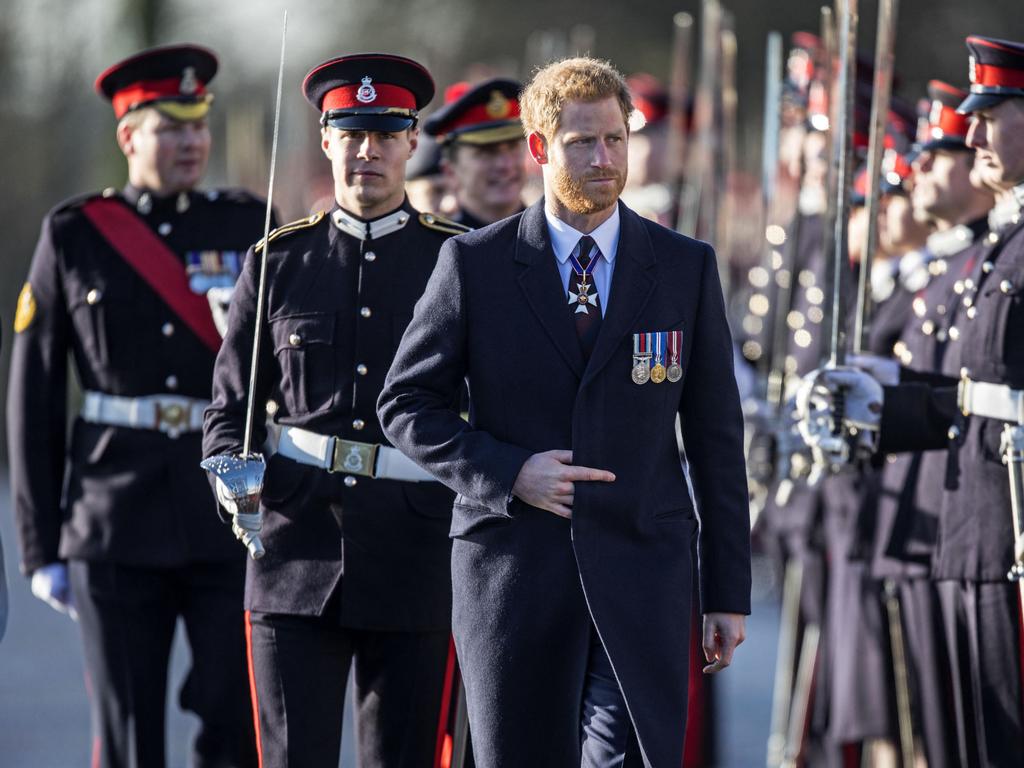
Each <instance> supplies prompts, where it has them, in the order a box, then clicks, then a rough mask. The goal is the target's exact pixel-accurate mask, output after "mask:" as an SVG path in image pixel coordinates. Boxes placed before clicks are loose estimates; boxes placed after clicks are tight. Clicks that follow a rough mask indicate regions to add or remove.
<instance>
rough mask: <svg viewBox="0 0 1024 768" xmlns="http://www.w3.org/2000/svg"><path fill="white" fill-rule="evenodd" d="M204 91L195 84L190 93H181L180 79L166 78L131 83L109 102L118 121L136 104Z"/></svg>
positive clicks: (198, 84)
mask: <svg viewBox="0 0 1024 768" xmlns="http://www.w3.org/2000/svg"><path fill="white" fill-rule="evenodd" d="M205 91H206V87H205V85H204V84H203V83H200V82H197V83H196V88H195V90H194V91H192V93H182V92H181V78H180V77H167V78H164V79H163V80H142V81H140V82H137V83H132V84H131V85H130V86H128V87H127V88H122V89H121V90H120V91H118V92H117V93H115V94H114V97H113V98H112V99H111V102H112V103H113V106H114V115H115V116H116V117H117V119H118V120H120V119H121V118H122V117H124V116H125V114H126V113H127V112H128V111H129V110H130V109H131V108H132V107H134V106H135V105H136V104H144V103H146V102H150V101H159V100H160V99H170V98H177V97H179V96H202V95H203V93H205Z"/></svg>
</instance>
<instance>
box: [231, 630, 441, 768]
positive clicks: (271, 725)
mask: <svg viewBox="0 0 1024 768" xmlns="http://www.w3.org/2000/svg"><path fill="white" fill-rule="evenodd" d="M247 632H248V638H249V650H250V674H251V680H252V683H253V689H254V691H255V694H256V700H257V709H258V712H259V723H258V727H257V743H258V746H259V750H260V758H261V760H260V764H261V766H265V767H266V768H284V766H296V767H299V766H301V768H316V767H317V766H324V768H337V765H338V758H339V751H340V749H341V729H342V715H343V711H344V704H345V702H344V699H345V686H346V683H347V681H348V673H349V669H350V668H354V670H355V724H356V741H357V745H358V747H357V751H358V754H359V766H360V768H430V766H433V765H434V758H435V751H436V749H437V746H438V728H439V720H440V713H441V698H442V694H443V689H444V682H445V667H446V662H447V659H448V650H449V633H448V632H379V631H369V630H358V629H350V628H345V627H340V626H338V625H337V620H336V619H334V618H328V617H310V616H288V615H283V614H270V613H258V612H252V613H251V614H250V615H249V626H248V627H247Z"/></svg>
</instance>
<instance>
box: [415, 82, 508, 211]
mask: <svg viewBox="0 0 1024 768" xmlns="http://www.w3.org/2000/svg"><path fill="white" fill-rule="evenodd" d="M521 89H522V84H521V83H519V82H518V81H516V80H509V79H506V78H492V79H490V80H484V81H483V82H480V83H476V84H473V85H471V84H469V83H455V84H454V85H451V86H449V87H448V88H447V89H446V90H445V103H444V105H443V106H442V107H441V108H440V109H438V110H437V112H435V113H434V114H433V115H431V116H430V117H429V118H428V119H427V120H426V121H425V122H424V124H423V129H424V131H425V132H426V133H427V134H429V135H430V136H433V137H435V138H436V140H437V142H438V143H439V144H440V145H441V148H442V149H441V170H442V172H443V173H444V176H445V179H447V181H448V185H449V188H450V189H451V191H452V193H453V194H454V195H455V199H456V202H457V205H458V210H457V211H456V213H455V214H454V215H453V219H454V220H455V221H457V222H458V223H460V224H462V225H463V226H465V227H469V228H470V229H479V228H480V227H483V226H486V225H488V224H493V223H494V222H496V221H500V220H501V219H504V218H506V217H508V216H511V215H513V214H515V213H518V212H519V211H521V210H523V185H524V183H525V182H526V169H525V163H526V139H525V137H524V136H523V124H522V123H521V122H520V121H519V91H520V90H521Z"/></svg>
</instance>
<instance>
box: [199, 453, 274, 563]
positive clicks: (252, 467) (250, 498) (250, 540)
mask: <svg viewBox="0 0 1024 768" xmlns="http://www.w3.org/2000/svg"><path fill="white" fill-rule="evenodd" d="M199 466H200V467H202V468H203V469H205V470H206V471H207V472H209V473H210V474H211V475H213V476H214V477H215V478H217V480H218V481H219V482H218V488H220V489H221V491H220V493H226V495H227V499H224V500H221V499H219V498H218V500H221V501H228V502H230V503H232V504H233V505H234V510H229V511H230V512H232V518H233V519H232V522H231V530H232V532H233V533H234V534H235V538H237V539H238V540H239V541H241V542H242V543H243V544H244V545H245V547H246V549H248V550H249V556H250V557H251V558H252V559H253V560H259V559H260V558H261V557H263V555H264V554H266V550H264V548H263V544H262V542H261V541H260V537H259V534H258V533H255V532H253V531H250V530H247V529H245V528H242V527H241V526H239V524H238V517H239V515H249V516H253V517H258V516H259V514H260V496H261V494H262V492H263V474H264V472H265V471H266V468H267V464H266V462H265V461H264V460H263V456H262V454H259V453H253V454H249V455H248V456H235V455H233V454H228V453H223V454H219V455H217V456H211V457H210V458H208V459H204V460H203V461H201V462H200V463H199ZM219 495H220V494H218V497H219Z"/></svg>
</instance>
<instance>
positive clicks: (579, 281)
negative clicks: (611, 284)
mask: <svg viewBox="0 0 1024 768" xmlns="http://www.w3.org/2000/svg"><path fill="white" fill-rule="evenodd" d="M600 257H601V252H600V251H599V250H598V248H597V244H596V243H595V242H594V238H592V237H590V235H584V236H583V237H581V238H580V242H579V245H578V246H577V248H576V252H575V255H574V256H572V257H570V259H569V263H570V264H572V271H573V273H572V274H571V275H569V295H568V300H569V307H570V311H571V312H572V316H573V320H574V322H575V323H576V335H577V336H578V337H579V340H580V347H581V348H582V349H583V359H584V360H589V359H590V353H591V352H593V351H594V343H595V342H596V341H597V334H598V331H599V330H600V329H601V299H600V297H599V296H598V295H597V286H596V285H594V275H593V271H594V268H595V267H596V266H597V264H596V262H597V259H599V258H600Z"/></svg>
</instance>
